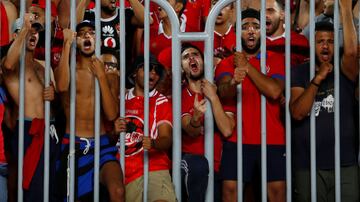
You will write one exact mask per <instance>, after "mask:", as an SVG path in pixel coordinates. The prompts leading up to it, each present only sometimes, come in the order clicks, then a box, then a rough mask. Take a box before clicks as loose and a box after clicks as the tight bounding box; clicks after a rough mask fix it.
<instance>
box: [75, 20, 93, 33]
mask: <svg viewBox="0 0 360 202" xmlns="http://www.w3.org/2000/svg"><path fill="white" fill-rule="evenodd" d="M83 27H92V28H93V29H94V30H95V25H94V22H92V21H90V20H83V21H82V22H80V23H79V24H77V25H76V32H78V31H79V30H80V29H81V28H83Z"/></svg>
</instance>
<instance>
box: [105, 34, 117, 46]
mask: <svg viewBox="0 0 360 202" xmlns="http://www.w3.org/2000/svg"><path fill="white" fill-rule="evenodd" d="M104 46H105V47H108V48H115V47H116V41H115V39H114V38H112V37H107V38H106V39H105V40H104Z"/></svg>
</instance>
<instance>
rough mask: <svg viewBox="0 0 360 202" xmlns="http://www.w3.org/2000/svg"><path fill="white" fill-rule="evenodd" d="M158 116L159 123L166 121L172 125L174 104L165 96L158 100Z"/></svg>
mask: <svg viewBox="0 0 360 202" xmlns="http://www.w3.org/2000/svg"><path fill="white" fill-rule="evenodd" d="M156 116H157V117H156V120H157V123H156V124H157V125H159V124H161V123H164V122H166V123H168V124H169V125H171V126H172V106H171V102H169V100H168V99H167V98H166V97H165V96H161V97H160V98H158V99H157V100H156Z"/></svg>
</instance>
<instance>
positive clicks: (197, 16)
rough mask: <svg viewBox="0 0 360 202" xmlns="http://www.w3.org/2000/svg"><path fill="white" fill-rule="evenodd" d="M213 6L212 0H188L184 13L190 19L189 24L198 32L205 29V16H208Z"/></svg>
mask: <svg viewBox="0 0 360 202" xmlns="http://www.w3.org/2000/svg"><path fill="white" fill-rule="evenodd" d="M210 8H211V2H210V0H187V1H186V5H185V10H184V14H185V15H186V17H187V19H188V23H187V26H189V27H192V29H195V30H196V31H197V32H200V31H203V30H204V27H205V26H204V22H203V18H204V17H207V16H208V14H209V12H210Z"/></svg>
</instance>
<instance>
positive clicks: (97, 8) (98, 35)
mask: <svg viewBox="0 0 360 202" xmlns="http://www.w3.org/2000/svg"><path fill="white" fill-rule="evenodd" d="M95 2H96V6H95V31H96V35H95V36H96V37H95V55H96V57H97V58H99V57H100V55H101V53H100V48H101V22H100V15H101V1H100V0H96V1H95ZM100 104H101V101H100V86H99V80H98V79H97V78H95V123H94V124H95V127H94V129H95V131H94V133H95V151H94V201H95V202H98V201H99V191H100V189H99V176H100Z"/></svg>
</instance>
